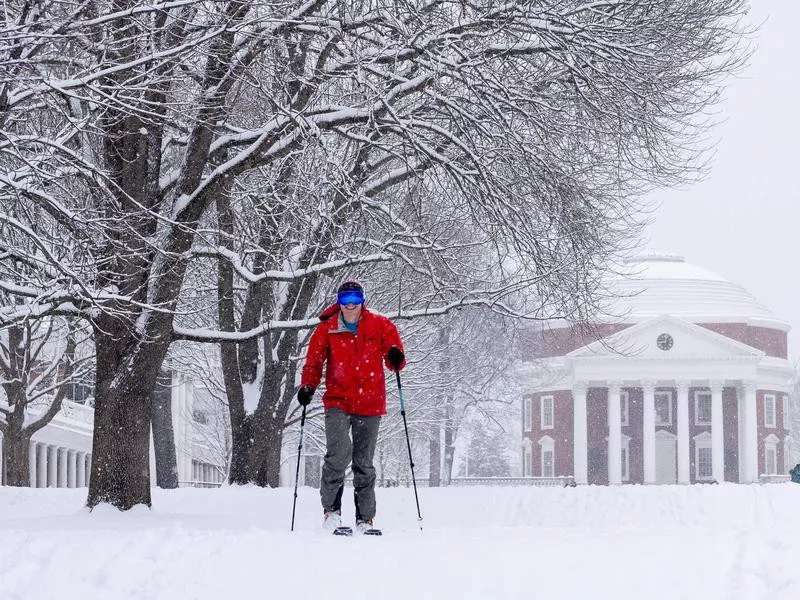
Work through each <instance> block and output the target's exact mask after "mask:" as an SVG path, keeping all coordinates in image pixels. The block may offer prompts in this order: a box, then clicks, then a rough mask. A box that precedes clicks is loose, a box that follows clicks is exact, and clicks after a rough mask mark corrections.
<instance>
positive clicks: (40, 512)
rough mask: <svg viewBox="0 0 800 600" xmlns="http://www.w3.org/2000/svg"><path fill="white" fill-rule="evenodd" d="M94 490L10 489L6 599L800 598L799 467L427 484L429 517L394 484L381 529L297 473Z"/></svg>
mask: <svg viewBox="0 0 800 600" xmlns="http://www.w3.org/2000/svg"><path fill="white" fill-rule="evenodd" d="M84 498H85V491H84V490H31V489H12V488H0V599H2V600H71V599H76V600H78V599H79V600H89V599H95V598H97V599H103V600H114V599H123V598H124V599H126V600H127V599H137V600H138V599H141V600H144V599H151V598H153V599H156V598H157V599H164V600H167V599H169V600H178V599H191V598H209V599H214V600H219V599H226V600H238V599H249V598H264V599H266V598H272V599H276V598H277V599H285V598H286V599H288V598H292V599H294V598H315V599H319V600H334V599H339V598H342V599H346V600H357V599H360V598H375V599H389V600H394V599H397V600H400V599H402V600H416V599H419V598H437V599H448V598H453V599H458V600H473V599H481V600H485V599H494V598H499V599H507V598H526V599H543V600H544V599H558V600H563V599H581V600H599V599H606V598H607V599H614V600H623V599H627V598H630V599H637V600H660V599H665V600H666V599H669V600H678V599H682V598H685V599H697V600H712V599H719V600H723V599H724V600H744V599H747V600H755V599H770V600H798V599H800V485H796V484H780V485H767V486H760V485H753V486H737V485H730V484H728V485H704V486H687V487H679V486H663V487H642V486H625V487H620V488H604V487H581V488H566V489H563V488H553V489H532V488H472V489H463V488H462V489H459V488H450V489H421V490H420V501H421V506H422V511H423V517H424V519H425V520H424V531H422V532H420V529H419V527H418V526H417V519H416V509H415V506H414V496H413V492H412V491H411V490H409V489H404V488H401V489H397V488H393V489H380V490H378V512H379V515H378V519H377V520H376V524H379V525H380V526H382V527H383V528H384V529H385V535H384V536H383V537H382V538H374V537H353V538H334V537H333V536H330V535H326V534H323V533H322V532H321V531H320V530H319V524H320V509H319V506H318V496H317V492H316V491H315V490H312V489H308V488H306V489H303V490H301V493H300V497H299V500H298V516H297V525H296V529H297V530H296V531H295V532H294V533H291V532H289V524H290V520H291V500H292V490H290V489H279V490H262V489H257V488H249V487H248V488H223V489H221V490H175V491H161V490H155V491H154V508H153V510H152V511H148V510H146V509H134V510H132V511H130V512H128V513H118V512H117V511H115V510H112V509H109V508H107V507H100V508H98V509H97V510H95V511H94V513H92V514H89V513H88V512H86V511H85V510H84V509H83V508H82V504H83V501H84ZM346 498H347V507H348V508H349V507H350V504H351V502H352V492H351V490H350V489H348V490H347V491H346ZM349 512H350V514H348V515H347V517H346V518H349V519H352V511H349Z"/></svg>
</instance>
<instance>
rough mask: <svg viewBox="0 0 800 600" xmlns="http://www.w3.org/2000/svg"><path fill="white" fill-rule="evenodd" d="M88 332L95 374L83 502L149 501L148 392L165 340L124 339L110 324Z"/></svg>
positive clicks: (123, 504) (128, 504)
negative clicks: (91, 333)
mask: <svg viewBox="0 0 800 600" xmlns="http://www.w3.org/2000/svg"><path fill="white" fill-rule="evenodd" d="M94 333H95V344H96V348H97V353H96V356H97V379H96V381H95V406H94V436H93V447H92V468H91V478H90V480H89V497H88V498H87V500H86V504H87V506H88V507H89V508H94V507H95V506H97V505H98V504H100V503H102V502H107V503H109V504H112V505H113V506H115V507H117V508H118V509H120V510H129V509H130V508H132V507H134V506H136V505H137V504H144V505H146V506H151V504H152V502H151V499H150V414H151V410H152V403H151V399H150V398H151V394H152V393H153V388H154V387H155V384H156V379H157V378H158V373H159V371H160V369H161V364H162V363H163V361H164V355H165V354H166V351H167V348H168V347H169V342H168V341H166V340H164V339H160V340H155V341H149V342H132V343H129V344H124V342H123V340H125V337H122V338H120V337H115V336H114V333H113V328H112V327H110V326H109V327H108V328H106V329H100V328H95V332H94ZM123 344H124V345H123Z"/></svg>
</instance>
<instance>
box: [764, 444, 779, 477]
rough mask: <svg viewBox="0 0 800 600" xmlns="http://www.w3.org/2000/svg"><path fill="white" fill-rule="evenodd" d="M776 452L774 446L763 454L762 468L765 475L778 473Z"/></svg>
mask: <svg viewBox="0 0 800 600" xmlns="http://www.w3.org/2000/svg"><path fill="white" fill-rule="evenodd" d="M777 454H778V450H777V448H775V447H774V446H772V447H769V446H768V447H767V451H766V453H765V454H764V467H765V468H766V474H767V475H775V474H776V473H777V472H778V456H777Z"/></svg>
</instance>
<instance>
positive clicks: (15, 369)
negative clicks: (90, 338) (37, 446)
mask: <svg viewBox="0 0 800 600" xmlns="http://www.w3.org/2000/svg"><path fill="white" fill-rule="evenodd" d="M85 334H86V332H85V331H81V330H80V329H79V328H78V327H77V326H76V324H75V323H72V322H70V321H68V320H67V319H64V318H60V317H53V318H51V319H45V320H35V321H24V322H21V323H18V324H15V325H12V326H10V327H8V328H7V329H6V330H5V331H3V332H0V387H2V391H3V393H4V396H5V398H4V399H0V433H2V434H3V465H2V466H3V468H4V469H5V473H6V481H7V484H8V485H12V486H29V485H30V483H31V482H30V471H29V449H30V441H31V437H32V436H33V434H34V433H36V432H37V431H39V430H40V429H42V428H43V427H45V426H46V425H47V424H48V423H50V422H51V421H52V420H53V418H54V417H55V416H56V415H57V414H58V412H59V411H60V410H61V407H62V404H63V401H64V398H65V397H66V395H67V389H68V386H69V385H70V384H72V383H73V382H76V381H81V380H82V379H83V378H84V377H85V376H86V375H87V374H88V373H89V370H90V368H91V360H90V359H91V354H87V353H86V346H87V345H88V344H87V343H86V341H87V340H86V335H85ZM79 345H81V346H83V347H82V348H81V349H79V348H78V346H79ZM81 350H82V351H81Z"/></svg>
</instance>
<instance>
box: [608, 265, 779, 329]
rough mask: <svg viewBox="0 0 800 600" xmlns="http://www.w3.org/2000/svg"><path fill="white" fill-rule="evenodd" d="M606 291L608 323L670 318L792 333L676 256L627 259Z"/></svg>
mask: <svg viewBox="0 0 800 600" xmlns="http://www.w3.org/2000/svg"><path fill="white" fill-rule="evenodd" d="M609 289H610V291H612V292H613V293H614V297H612V298H611V299H609V302H608V313H609V315H611V316H612V317H614V318H613V319H612V320H619V321H622V322H629V323H630V322H634V323H637V322H642V321H644V320H647V319H651V318H653V317H656V316H659V315H673V316H676V317H680V318H683V319H686V320H687V321H691V322H694V323H747V324H749V325H753V326H763V327H769V328H772V329H781V330H784V331H788V330H789V328H790V327H789V324H788V323H787V322H786V321H784V320H782V319H780V318H778V317H777V316H776V315H775V314H774V313H773V312H772V311H771V310H770V309H769V308H767V307H766V306H765V305H763V304H762V303H761V302H759V301H758V300H757V299H756V298H755V296H753V295H752V294H751V293H750V292H748V291H747V290H746V289H744V288H743V287H742V286H741V285H739V284H737V283H733V282H732V281H729V280H727V279H725V278H724V277H722V276H720V275H718V274H717V273H714V272H712V271H709V270H707V269H704V268H703V267H699V266H697V265H694V264H692V263H689V262H686V259H685V258H684V257H683V256H679V255H677V254H669V253H663V252H653V251H651V252H648V253H645V254H641V255H638V256H635V257H632V258H630V259H627V260H626V261H625V262H624V264H623V265H622V268H621V269H620V274H619V275H617V276H615V277H614V278H613V279H612V280H611V282H610V284H609Z"/></svg>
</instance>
